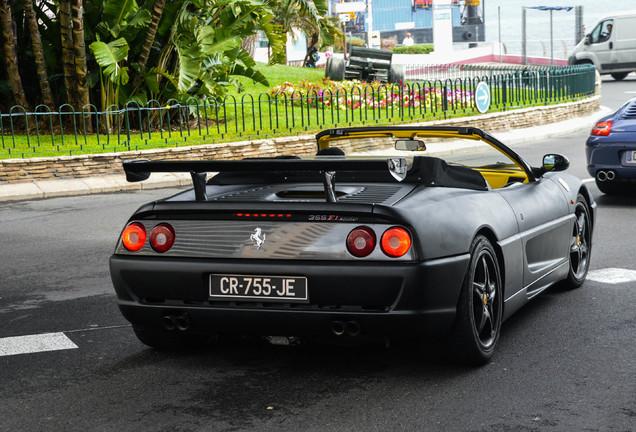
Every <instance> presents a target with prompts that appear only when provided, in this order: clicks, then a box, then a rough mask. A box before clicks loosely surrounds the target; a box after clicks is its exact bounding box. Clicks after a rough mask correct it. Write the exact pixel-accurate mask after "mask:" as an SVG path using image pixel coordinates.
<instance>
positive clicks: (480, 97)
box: [475, 81, 490, 114]
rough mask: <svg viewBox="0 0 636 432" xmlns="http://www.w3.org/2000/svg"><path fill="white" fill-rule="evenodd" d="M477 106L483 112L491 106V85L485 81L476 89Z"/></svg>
mask: <svg viewBox="0 0 636 432" xmlns="http://www.w3.org/2000/svg"><path fill="white" fill-rule="evenodd" d="M475 108H477V111H479V112H480V113H482V114H483V113H485V112H486V111H488V108H490V87H488V84H486V83H485V82H483V81H482V82H480V83H479V84H477V88H476V89H475Z"/></svg>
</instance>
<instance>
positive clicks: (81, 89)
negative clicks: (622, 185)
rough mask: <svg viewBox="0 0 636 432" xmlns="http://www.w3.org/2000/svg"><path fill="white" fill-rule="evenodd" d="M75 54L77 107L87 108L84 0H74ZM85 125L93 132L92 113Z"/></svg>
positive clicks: (88, 115) (87, 115)
mask: <svg viewBox="0 0 636 432" xmlns="http://www.w3.org/2000/svg"><path fill="white" fill-rule="evenodd" d="M72 11H73V55H74V60H75V76H76V77H77V103H78V107H77V109H78V110H79V109H82V110H83V109H85V108H86V107H87V106H88V105H89V104H90V98H89V94H88V84H87V83H86V75H87V68H86V44H85V41H84V14H83V7H82V0H73V3H72ZM84 127H85V128H86V131H85V132H87V133H91V132H93V127H92V125H91V118H90V114H86V115H84Z"/></svg>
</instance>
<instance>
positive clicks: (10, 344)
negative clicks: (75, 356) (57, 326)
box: [0, 333, 78, 357]
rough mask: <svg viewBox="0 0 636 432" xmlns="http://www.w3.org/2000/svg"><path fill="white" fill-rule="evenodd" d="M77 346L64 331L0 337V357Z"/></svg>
mask: <svg viewBox="0 0 636 432" xmlns="http://www.w3.org/2000/svg"><path fill="white" fill-rule="evenodd" d="M75 348H78V346H77V345H75V344H74V343H73V341H71V340H70V339H69V338H68V337H66V335H65V334H64V333H44V334H38V335H29V336H15V337H6V338H0V357H3V356H11V355H18V354H31V353H38V352H44V351H58V350H66V349H75Z"/></svg>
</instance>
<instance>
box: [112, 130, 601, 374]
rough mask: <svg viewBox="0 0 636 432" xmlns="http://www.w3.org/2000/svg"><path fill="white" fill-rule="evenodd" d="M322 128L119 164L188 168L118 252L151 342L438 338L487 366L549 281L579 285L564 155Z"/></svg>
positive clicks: (583, 235) (578, 249) (133, 313)
mask: <svg viewBox="0 0 636 432" xmlns="http://www.w3.org/2000/svg"><path fill="white" fill-rule="evenodd" d="M316 140H317V148H316V153H317V154H316V155H312V156H304V157H297V156H281V157H274V158H257V159H242V160H222V161H182V162H178V161H177V162H162V161H154V162H150V161H130V162H126V163H124V168H125V171H126V175H127V178H128V180H129V181H141V180H144V179H146V178H148V176H149V175H150V173H152V172H190V173H191V175H192V180H193V188H192V189H190V190H187V191H185V192H182V193H179V194H177V195H175V196H172V197H170V198H166V199H163V200H159V201H155V202H152V203H148V204H145V205H143V206H142V207H141V208H139V209H138V210H137V211H136V212H135V213H134V214H133V215H132V216H131V217H130V219H129V221H128V223H127V224H126V226H125V228H124V229H123V232H122V233H121V236H120V238H119V241H118V244H117V246H116V249H115V252H114V254H113V255H112V257H111V259H110V271H111V276H112V281H113V284H114V286H115V290H116V292H117V297H118V304H119V308H120V310H121V312H122V313H123V315H124V316H125V317H126V318H127V319H128V320H129V321H130V322H131V323H132V325H133V329H134V331H135V333H136V335H137V337H138V338H139V339H140V340H141V341H142V342H143V343H145V344H147V345H149V346H152V347H156V348H180V347H190V346H195V345H198V344H201V343H202V342H204V341H206V340H207V339H208V338H209V337H210V336H212V335H224V334H251V335H260V336H267V337H270V340H275V341H278V342H281V341H283V342H284V341H291V340H302V339H307V340H311V339H326V340H329V339H334V340H338V341H353V340H356V339H364V338H380V339H384V340H387V339H391V338H426V339H427V340H430V339H431V338H432V337H436V338H440V339H442V340H444V341H445V342H446V345H447V346H448V348H449V350H450V352H451V353H452V355H453V356H454V358H455V359H457V360H458V361H460V362H464V363H469V364H484V363H487V362H488V361H489V359H490V358H491V356H492V355H493V351H494V349H495V346H496V345H497V341H498V339H499V336H500V332H501V326H502V323H503V321H504V320H505V319H506V318H508V317H509V316H510V315H511V314H513V313H514V312H515V311H516V310H518V309H519V308H520V307H521V306H522V305H524V304H525V303H526V302H528V301H529V300H530V299H531V298H532V297H534V296H536V295H537V294H539V293H540V292H541V291H543V290H545V289H546V288H548V287H549V286H551V285H553V284H557V283H558V284H561V285H563V286H564V287H569V288H576V287H578V286H580V285H581V284H582V283H583V282H584V280H585V278H586V275H587V271H588V268H589V263H590V253H591V247H592V228H593V223H594V218H595V209H596V204H595V202H594V200H593V198H592V196H591V195H590V193H589V192H588V190H587V188H586V187H585V185H584V184H583V183H582V182H581V180H580V179H578V178H577V177H574V176H572V175H569V174H567V173H565V172H564V170H566V169H567V168H568V165H569V162H568V160H567V159H566V158H565V157H564V156H561V155H558V154H548V155H546V156H545V157H544V158H543V162H542V165H541V166H538V167H533V166H531V165H530V164H529V163H528V162H526V161H525V160H524V159H522V158H521V157H520V156H519V155H518V154H517V153H515V152H514V151H512V150H511V149H510V148H508V147H507V146H505V145H504V144H502V143H501V142H499V141H498V140H497V139H495V138H494V137H493V136H491V135H489V134H488V133H485V132H483V131H481V130H479V129H475V128H470V127H410V126H409V127H406V126H395V127H357V128H338V129H329V130H325V131H323V132H320V133H319V134H317V135H316ZM211 173H214V175H211Z"/></svg>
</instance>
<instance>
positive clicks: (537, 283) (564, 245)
mask: <svg viewBox="0 0 636 432" xmlns="http://www.w3.org/2000/svg"><path fill="white" fill-rule="evenodd" d="M563 187H564V186H563V185H562V184H560V183H559V182H555V181H553V180H551V179H549V178H542V179H539V180H538V181H536V182H531V183H526V184H519V183H517V184H512V185H510V186H506V187H503V188H500V189H497V192H498V193H499V194H500V195H501V196H502V197H503V198H504V199H505V200H506V201H507V202H508V204H509V205H510V207H511V208H512V209H513V211H514V213H515V217H516V219H517V224H518V226H519V236H520V237H521V244H522V248H523V255H524V271H523V286H524V288H525V289H526V290H527V293H528V295H532V294H533V293H534V292H539V291H541V290H542V289H543V288H545V287H546V286H547V285H549V284H551V283H552V282H554V281H555V280H556V278H557V276H558V270H561V269H562V268H563V267H564V263H565V265H567V259H568V251H569V239H570V236H571V230H572V218H571V216H570V215H569V209H568V205H567V202H566V200H565V195H564V193H563V192H562V191H561V190H560V189H561V188H563Z"/></svg>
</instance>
